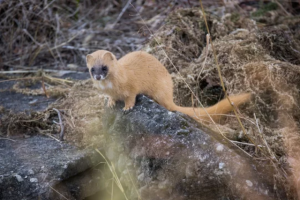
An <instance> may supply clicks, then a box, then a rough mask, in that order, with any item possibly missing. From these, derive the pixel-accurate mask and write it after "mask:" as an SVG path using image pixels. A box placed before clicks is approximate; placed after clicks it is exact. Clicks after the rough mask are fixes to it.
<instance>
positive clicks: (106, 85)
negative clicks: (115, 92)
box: [98, 81, 113, 90]
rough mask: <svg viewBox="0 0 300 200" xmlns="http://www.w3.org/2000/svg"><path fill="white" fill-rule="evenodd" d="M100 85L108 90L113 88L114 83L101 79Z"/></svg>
mask: <svg viewBox="0 0 300 200" xmlns="http://www.w3.org/2000/svg"><path fill="white" fill-rule="evenodd" d="M98 86H99V88H100V89H101V90H107V89H112V88H113V84H112V82H110V81H106V82H103V81H99V83H98Z"/></svg>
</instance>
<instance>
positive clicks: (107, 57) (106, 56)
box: [103, 51, 116, 61]
mask: <svg viewBox="0 0 300 200" xmlns="http://www.w3.org/2000/svg"><path fill="white" fill-rule="evenodd" d="M103 59H104V60H108V61H113V60H115V59H116V57H115V56H114V55H113V54H112V53H110V52H109V51H108V52H106V53H104V55H103Z"/></svg>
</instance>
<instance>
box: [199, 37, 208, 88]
mask: <svg viewBox="0 0 300 200" xmlns="http://www.w3.org/2000/svg"><path fill="white" fill-rule="evenodd" d="M209 40H210V34H206V49H205V50H206V52H205V59H204V62H203V63H202V69H201V70H200V72H199V74H198V77H197V82H199V78H200V75H201V73H202V71H203V70H204V68H205V64H206V60H207V57H208V50H209V49H208V48H209Z"/></svg>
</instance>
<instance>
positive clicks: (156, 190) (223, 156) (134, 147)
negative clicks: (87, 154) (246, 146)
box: [103, 96, 286, 200]
mask: <svg viewBox="0 0 300 200" xmlns="http://www.w3.org/2000/svg"><path fill="white" fill-rule="evenodd" d="M123 106H124V104H123V103H121V102H118V103H117V106H116V108H114V109H107V110H106V112H105V115H104V116H103V128H104V130H105V131H106V132H107V133H108V134H107V135H108V137H110V138H111V140H109V141H116V144H118V145H123V147H124V150H122V151H120V152H119V153H125V154H127V155H128V156H129V158H130V159H131V160H132V162H133V166H135V167H136V171H138V172H139V173H138V174H136V175H137V177H135V180H137V183H138V184H137V185H138V186H139V188H138V191H140V195H141V198H142V199H162V198H163V199H164V200H167V199H170V200H171V199H182V200H183V199H189V200H193V199H199V196H201V199H273V198H276V197H277V195H279V197H280V198H282V199H285V198H286V196H285V192H284V189H283V186H282V185H280V184H278V183H276V187H277V190H275V189H274V188H275V187H274V185H275V182H274V178H273V175H274V169H273V168H272V165H270V164H269V163H258V162H256V161H255V160H254V159H251V158H250V157H248V156H247V155H246V154H245V153H243V152H242V151H241V150H239V149H238V148H237V147H236V146H234V145H233V144H232V143H230V142H228V141H227V140H226V139H224V138H223V137H222V136H221V135H220V134H218V133H215V132H213V131H211V130H210V129H208V128H205V127H201V126H200V125H199V124H198V123H197V122H195V121H193V120H192V119H190V118H189V117H187V116H185V115H183V114H181V113H173V114H170V113H171V112H170V111H167V110H166V109H164V108H163V107H161V106H160V105H158V104H157V103H155V102H153V101H152V100H150V99H149V98H147V97H146V96H138V98H137V101H136V105H135V107H134V108H133V109H132V110H130V111H128V112H123V111H122V107H123ZM109 146H115V144H109ZM112 161H113V162H118V159H115V160H112ZM162 174H163V176H162ZM145 180H147V181H145ZM166 184H167V185H168V187H165V186H166ZM170 191H171V192H170Z"/></svg>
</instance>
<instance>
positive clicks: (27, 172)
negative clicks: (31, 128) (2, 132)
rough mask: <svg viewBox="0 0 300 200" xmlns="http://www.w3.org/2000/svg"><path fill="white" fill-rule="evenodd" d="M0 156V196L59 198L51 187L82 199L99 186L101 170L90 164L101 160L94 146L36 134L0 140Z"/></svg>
mask: <svg viewBox="0 0 300 200" xmlns="http://www.w3.org/2000/svg"><path fill="white" fill-rule="evenodd" d="M0 158H1V159H0V199H9V200H19V199H38V198H40V199H59V198H56V197H57V195H58V194H57V193H56V192H54V191H53V189H52V188H55V190H56V191H59V193H61V194H63V195H64V196H65V197H68V199H74V198H75V199H83V198H86V197H88V196H90V195H92V194H94V193H96V192H98V191H99V190H100V189H101V187H99V184H97V181H98V180H99V178H100V172H99V170H91V168H94V167H96V166H97V165H98V163H99V162H103V160H102V157H101V156H100V155H99V154H98V153H97V152H95V151H94V150H90V149H84V150H81V149H78V148H76V147H74V146H72V145H69V144H66V143H60V142H57V141H55V140H53V139H52V138H49V137H45V136H41V135H36V136H33V137H29V138H25V139H24V138H23V139H22V138H19V139H18V138H17V139H14V140H13V141H12V140H0ZM89 182H90V184H88V183H89ZM74 188H76V192H73V191H74Z"/></svg>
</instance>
